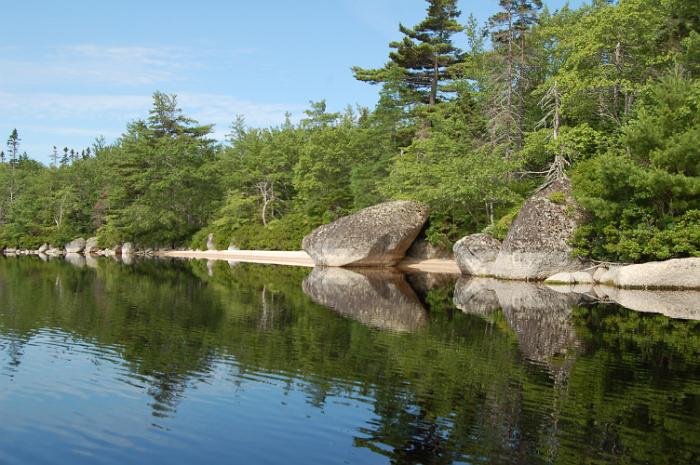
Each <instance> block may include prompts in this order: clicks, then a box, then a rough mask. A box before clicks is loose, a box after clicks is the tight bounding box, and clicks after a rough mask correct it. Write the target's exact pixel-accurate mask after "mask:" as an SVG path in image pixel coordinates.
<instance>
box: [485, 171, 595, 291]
mask: <svg viewBox="0 0 700 465" xmlns="http://www.w3.org/2000/svg"><path fill="white" fill-rule="evenodd" d="M581 219H582V213H581V211H580V210H579V208H578V207H577V206H576V203H575V201H574V199H573V197H572V195H571V184H570V181H569V180H568V179H563V180H560V181H556V182H553V183H552V184H550V185H549V186H548V187H547V188H546V189H543V190H541V191H539V192H537V193H536V194H535V195H533V196H532V197H530V198H529V199H528V200H527V201H526V202H525V205H523V207H522V209H521V210H520V212H519V213H518V216H517V217H516V218H515V220H514V221H513V224H512V225H511V227H510V229H509V231H508V235H507V236H506V238H505V240H504V241H503V246H502V247H501V251H500V253H499V254H498V257H497V258H496V261H495V263H494V264H493V267H492V274H493V275H494V276H496V277H499V278H505V279H522V280H543V279H546V278H548V277H549V276H552V275H554V274H556V273H560V272H562V271H576V270H580V269H582V268H585V266H584V265H583V263H582V262H581V260H579V259H577V258H575V257H573V256H572V255H571V252H572V248H571V246H570V245H569V244H568V241H569V240H570V239H571V237H572V235H573V232H574V230H575V229H576V227H577V226H578V225H579V223H580V222H581Z"/></svg>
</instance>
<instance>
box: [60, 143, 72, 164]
mask: <svg viewBox="0 0 700 465" xmlns="http://www.w3.org/2000/svg"><path fill="white" fill-rule="evenodd" d="M69 161H70V158H69V156H68V147H63V156H62V157H61V166H66V165H67V164H68V162H69Z"/></svg>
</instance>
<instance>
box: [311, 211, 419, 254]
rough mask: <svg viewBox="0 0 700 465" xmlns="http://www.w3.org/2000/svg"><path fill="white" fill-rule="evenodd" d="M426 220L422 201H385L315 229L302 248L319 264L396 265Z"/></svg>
mask: <svg viewBox="0 0 700 465" xmlns="http://www.w3.org/2000/svg"><path fill="white" fill-rule="evenodd" d="M427 219H428V207H427V206H425V205H423V204H420V203H416V202H409V201H395V202H386V203H382V204H379V205H375V206H372V207H368V208H365V209H363V210H360V211H359V212H357V213H355V214H353V215H349V216H345V217H343V218H340V219H338V220H336V221H334V222H332V223H330V224H327V225H324V226H321V227H319V228H316V229H315V230H314V231H312V232H311V234H309V235H308V236H306V237H305V238H304V240H303V242H302V247H303V249H304V250H305V251H306V252H307V253H308V254H309V255H310V256H311V258H312V259H313V261H314V263H315V264H316V265H320V266H346V265H352V266H360V267H365V266H394V265H396V264H397V263H398V262H400V261H401V260H402V259H403V258H404V256H405V255H406V250H408V248H409V247H410V246H411V244H412V243H413V241H414V240H415V239H416V237H417V236H418V234H419V233H420V231H421V229H422V228H423V225H424V224H425V222H426V220H427Z"/></svg>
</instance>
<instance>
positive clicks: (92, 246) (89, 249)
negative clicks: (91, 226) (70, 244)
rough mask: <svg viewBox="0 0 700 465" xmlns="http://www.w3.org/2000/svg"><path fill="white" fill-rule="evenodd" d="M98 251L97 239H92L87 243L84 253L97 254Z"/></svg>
mask: <svg viewBox="0 0 700 465" xmlns="http://www.w3.org/2000/svg"><path fill="white" fill-rule="evenodd" d="M96 251H97V238H96V237H91V238H90V239H88V240H87V241H85V249H84V250H83V252H85V253H86V254H91V253H95V252H96Z"/></svg>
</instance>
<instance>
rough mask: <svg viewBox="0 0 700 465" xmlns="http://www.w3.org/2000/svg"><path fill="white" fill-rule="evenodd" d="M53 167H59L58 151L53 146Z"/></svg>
mask: <svg viewBox="0 0 700 465" xmlns="http://www.w3.org/2000/svg"><path fill="white" fill-rule="evenodd" d="M51 166H58V149H57V148H56V146H55V145H54V146H53V151H52V152H51Z"/></svg>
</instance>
